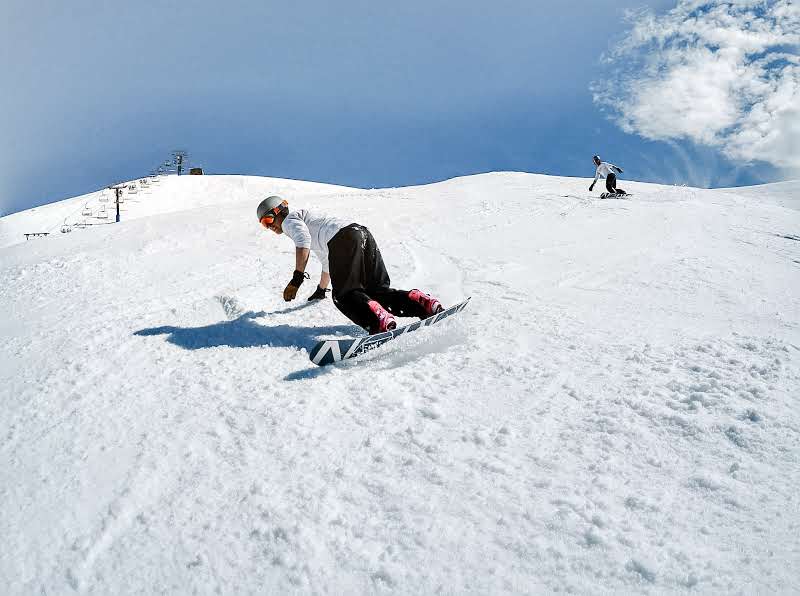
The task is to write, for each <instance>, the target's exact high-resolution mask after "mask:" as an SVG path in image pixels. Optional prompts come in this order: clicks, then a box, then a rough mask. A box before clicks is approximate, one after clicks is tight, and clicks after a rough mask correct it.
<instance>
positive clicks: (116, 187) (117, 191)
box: [104, 184, 125, 223]
mask: <svg viewBox="0 0 800 596" xmlns="http://www.w3.org/2000/svg"><path fill="white" fill-rule="evenodd" d="M108 188H110V189H111V190H113V191H114V196H115V198H114V204H115V205H116V206H117V217H116V219H115V220H114V222H115V223H119V204H120V202H121V199H122V189H123V188H125V185H124V184H112V185H111V186H109V187H108ZM104 207H105V206H104Z"/></svg>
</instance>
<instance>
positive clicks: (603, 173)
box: [589, 155, 625, 195]
mask: <svg viewBox="0 0 800 596" xmlns="http://www.w3.org/2000/svg"><path fill="white" fill-rule="evenodd" d="M592 161H593V162H594V165H595V166H597V171H596V172H595V174H594V180H593V181H592V184H591V185H590V186H589V192H592V191H593V190H594V185H595V182H597V179H598V178H605V179H606V190H607V191H608V193H609V194H612V195H624V194H625V191H624V190H622V189H621V188H617V173H619V174H622V168H620V167H618V166H615V165H614V164H613V163H608V162H606V161H600V156H599V155H595V156H594V157H593V158H592Z"/></svg>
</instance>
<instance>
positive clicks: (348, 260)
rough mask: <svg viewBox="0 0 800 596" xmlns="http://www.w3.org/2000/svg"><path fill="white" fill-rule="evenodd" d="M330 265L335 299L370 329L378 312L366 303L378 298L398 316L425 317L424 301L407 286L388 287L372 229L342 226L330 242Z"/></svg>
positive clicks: (358, 321) (338, 306) (349, 315)
mask: <svg viewBox="0 0 800 596" xmlns="http://www.w3.org/2000/svg"><path fill="white" fill-rule="evenodd" d="M328 268H329V269H330V274H331V285H332V286H333V291H332V296H333V303H334V304H335V305H336V308H338V309H339V310H340V311H342V313H343V314H344V315H345V316H346V317H347V318H348V319H350V320H351V321H353V322H354V323H355V324H357V325H360V326H361V327H363V328H364V329H366V330H367V331H369V330H370V328H372V327H374V326H375V322H376V318H375V314H374V313H373V312H372V310H371V309H370V308H369V306H368V305H367V303H368V302H369V301H370V300H375V301H377V302H378V303H379V304H380V305H381V306H383V308H385V309H386V310H388V311H389V312H390V313H392V314H393V315H395V316H398V317H424V316H425V311H424V309H423V308H422V306H421V305H419V304H417V303H416V302H413V301H412V300H411V299H410V298H409V297H408V291H407V290H394V289H392V288H390V287H389V273H388V272H387V271H386V266H385V265H384V264H383V258H382V257H381V251H380V250H378V245H377V244H375V239H374V238H373V237H372V234H371V233H370V231H369V230H368V229H367V228H366V227H364V226H362V225H359V224H350V225H349V226H347V227H345V228H342V229H341V230H339V231H338V232H337V233H336V235H335V236H334V237H333V238H331V240H330V242H328Z"/></svg>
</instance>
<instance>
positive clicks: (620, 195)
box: [600, 192, 633, 199]
mask: <svg viewBox="0 0 800 596" xmlns="http://www.w3.org/2000/svg"><path fill="white" fill-rule="evenodd" d="M632 196H633V195H632V194H630V193H627V192H622V193H619V192H604V193H602V194H601V195H600V198H601V199H627V198H628V197H632Z"/></svg>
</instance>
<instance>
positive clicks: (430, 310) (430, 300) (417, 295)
mask: <svg viewBox="0 0 800 596" xmlns="http://www.w3.org/2000/svg"><path fill="white" fill-rule="evenodd" d="M408 297H409V299H410V300H411V301H412V302H416V303H417V304H419V305H420V306H421V307H422V310H423V311H424V312H425V316H423V317H420V318H421V319H427V318H428V317H432V316H433V315H435V314H436V313H439V312H442V311H443V310H444V307H443V306H442V304H441V302H439V301H438V300H437V299H436V298H434V297H433V296H429V295H428V294H426V293H425V292H420V291H419V290H411V291H410V292H409V293H408Z"/></svg>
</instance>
